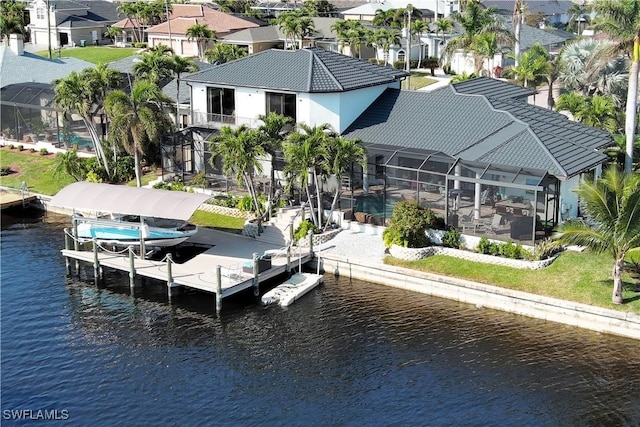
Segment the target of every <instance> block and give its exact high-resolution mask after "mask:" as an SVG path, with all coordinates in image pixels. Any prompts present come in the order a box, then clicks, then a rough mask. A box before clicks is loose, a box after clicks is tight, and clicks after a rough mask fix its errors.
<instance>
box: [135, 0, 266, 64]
mask: <svg viewBox="0 0 640 427" xmlns="http://www.w3.org/2000/svg"><path fill="white" fill-rule="evenodd" d="M195 24H201V25H207V28H208V29H210V30H213V31H215V33H216V37H224V36H226V35H228V34H231V33H233V32H236V31H240V30H244V29H246V28H257V27H260V26H262V25H263V23H262V22H261V21H258V20H256V19H252V18H245V17H240V16H235V15H231V14H229V13H223V12H219V11H217V10H215V9H213V8H212V7H210V6H208V5H196V4H180V5H178V4H176V5H173V11H172V12H171V19H170V20H169V21H166V22H163V23H161V24H158V25H155V26H153V27H150V28H148V29H147V30H146V33H147V39H148V42H149V47H155V46H158V45H161V44H163V45H165V46H170V47H171V48H172V49H173V51H174V52H175V53H176V54H177V55H181V56H192V57H193V56H198V45H197V42H196V40H189V38H188V37H187V30H188V29H189V28H190V27H192V26H194V25H195ZM213 43H214V40H211V41H209V42H207V44H206V47H205V49H207V48H210V47H211V46H212V45H213Z"/></svg>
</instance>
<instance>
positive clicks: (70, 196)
mask: <svg viewBox="0 0 640 427" xmlns="http://www.w3.org/2000/svg"><path fill="white" fill-rule="evenodd" d="M210 197H211V196H209V195H206V194H197V193H187V192H184V191H168V190H155V189H151V188H137V187H127V186H125V185H113V184H96V183H92V182H76V183H73V184H70V185H67V186H66V187H64V188H63V189H62V190H60V192H58V194H56V195H55V196H54V197H53V199H51V202H50V204H51V205H52V206H58V207H62V208H67V209H74V210H84V211H94V212H108V213H115V214H122V215H139V216H144V217H156V218H167V219H179V220H183V221H186V220H188V219H189V218H191V215H193V213H194V212H195V210H196V209H198V206H200V205H201V204H202V203H204V202H205V201H206V200H207V199H209V198H210Z"/></svg>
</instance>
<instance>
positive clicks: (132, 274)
mask: <svg viewBox="0 0 640 427" xmlns="http://www.w3.org/2000/svg"><path fill="white" fill-rule="evenodd" d="M128 249H129V286H130V287H131V290H133V288H134V286H135V278H136V266H135V261H134V253H133V246H129V247H128Z"/></svg>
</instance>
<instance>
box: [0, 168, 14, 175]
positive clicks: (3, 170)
mask: <svg viewBox="0 0 640 427" xmlns="http://www.w3.org/2000/svg"><path fill="white" fill-rule="evenodd" d="M11 173H13V171H12V170H11V166H2V167H1V168H0V176H7V175H11Z"/></svg>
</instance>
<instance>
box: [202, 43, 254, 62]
mask: <svg viewBox="0 0 640 427" xmlns="http://www.w3.org/2000/svg"><path fill="white" fill-rule="evenodd" d="M248 54H249V53H248V51H247V48H244V47H240V46H238V45H235V44H226V43H217V44H216V45H214V46H213V47H212V48H211V49H207V50H205V51H204V57H205V58H206V59H207V62H209V63H210V64H213V63H216V62H217V63H218V64H224V63H225V62H229V61H233V60H236V59H240V58H244V57H245V56H247V55H248Z"/></svg>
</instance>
